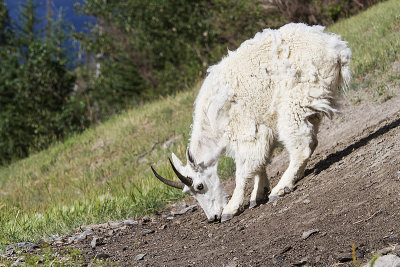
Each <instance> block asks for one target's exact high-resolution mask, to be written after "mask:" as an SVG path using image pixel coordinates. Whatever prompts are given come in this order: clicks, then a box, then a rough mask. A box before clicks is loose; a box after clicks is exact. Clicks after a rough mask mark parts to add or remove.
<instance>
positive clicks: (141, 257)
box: [135, 253, 146, 261]
mask: <svg viewBox="0 0 400 267" xmlns="http://www.w3.org/2000/svg"><path fill="white" fill-rule="evenodd" d="M144 256H146V253H142V254H138V255H136V257H135V261H140V260H143V258H144Z"/></svg>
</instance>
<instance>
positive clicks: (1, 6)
mask: <svg viewBox="0 0 400 267" xmlns="http://www.w3.org/2000/svg"><path fill="white" fill-rule="evenodd" d="M10 35H11V22H10V17H9V15H8V9H7V6H6V3H5V2H4V0H0V46H4V45H7V44H8V42H9V38H10Z"/></svg>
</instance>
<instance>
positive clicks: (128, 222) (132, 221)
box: [123, 220, 138, 226]
mask: <svg viewBox="0 0 400 267" xmlns="http://www.w3.org/2000/svg"><path fill="white" fill-rule="evenodd" d="M123 224H124V225H128V226H131V225H137V224H138V222H137V221H134V220H125V221H123Z"/></svg>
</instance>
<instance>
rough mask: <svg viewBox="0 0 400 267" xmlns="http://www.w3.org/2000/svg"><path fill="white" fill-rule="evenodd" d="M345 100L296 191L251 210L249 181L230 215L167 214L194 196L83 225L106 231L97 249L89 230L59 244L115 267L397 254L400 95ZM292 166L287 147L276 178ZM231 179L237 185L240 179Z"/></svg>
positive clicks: (342, 261)
mask: <svg viewBox="0 0 400 267" xmlns="http://www.w3.org/2000/svg"><path fill="white" fill-rule="evenodd" d="M346 98H347V97H346ZM343 99H344V98H343ZM343 99H342V107H341V110H342V114H339V115H337V116H335V118H334V119H333V120H328V119H324V121H323V125H322V126H321V129H320V133H319V136H318V138H319V146H318V148H317V150H316V151H315V153H314V155H313V156H312V158H311V160H310V162H309V164H308V165H307V169H306V171H305V175H304V177H303V178H302V179H301V180H300V181H298V182H297V186H296V189H295V191H294V192H292V193H291V194H288V195H285V196H284V197H281V198H279V199H278V200H277V201H275V202H272V203H265V204H262V205H260V206H258V207H256V208H254V209H249V208H248V201H249V200H248V199H249V192H250V187H251V186H252V181H250V183H249V184H250V185H249V186H248V190H247V191H248V194H247V195H248V196H247V198H246V200H245V204H247V206H245V207H244V209H243V212H242V213H241V214H239V215H238V216H235V217H234V218H233V219H232V220H230V221H228V222H224V223H213V224H208V223H207V221H206V217H205V215H204V214H203V211H202V210H201V208H200V207H198V208H197V210H194V211H189V212H187V213H185V214H183V215H175V216H169V215H170V214H171V213H173V211H174V210H176V209H178V208H179V207H180V205H184V204H186V205H192V204H196V203H195V202H194V200H192V199H189V198H188V199H185V200H184V201H185V203H180V204H175V205H170V206H168V207H166V208H165V209H164V210H163V211H162V212H160V214H158V215H155V216H154V217H150V218H147V219H140V220H138V223H137V224H133V225H131V226H124V227H119V228H118V229H115V230H113V231H110V229H112V226H111V225H109V226H107V225H106V226H104V225H103V226H101V227H100V226H98V227H96V226H89V227H85V228H84V229H88V228H92V229H93V231H95V234H96V235H97V236H99V237H101V238H102V241H103V244H101V245H98V246H96V247H95V248H92V247H91V245H90V242H91V239H92V238H88V239H87V240H85V241H83V242H78V243H72V244H69V245H66V244H65V243H62V242H61V243H59V244H58V245H56V244H54V245H53V246H54V248H55V249H56V250H58V251H63V250H64V249H65V248H66V247H75V248H78V249H80V250H81V251H83V252H84V255H85V259H86V261H87V262H90V261H91V260H92V259H93V258H95V257H97V258H107V261H108V262H110V263H111V264H114V265H117V266H291V265H298V266H301V265H306V264H308V265H310V266H353V264H354V263H355V262H354V260H357V261H358V262H360V263H366V262H367V261H369V260H370V259H371V258H372V257H373V256H374V255H375V254H376V253H378V252H377V251H378V250H381V249H383V248H387V247H390V248H389V249H388V250H389V251H392V252H391V253H394V254H398V255H399V256H400V220H399V216H400V177H399V176H398V175H400V174H398V171H400V97H393V98H391V99H390V100H388V101H386V102H384V103H382V104H377V103H374V102H373V101H366V102H363V103H361V104H359V105H352V104H350V103H349V102H348V101H345V100H343ZM287 165H288V159H287V153H286V151H282V152H281V153H279V154H278V155H276V156H275V157H274V158H273V159H272V162H271V164H270V166H269V168H268V174H269V176H270V179H271V184H272V185H275V184H276V183H277V182H278V179H279V178H280V176H281V175H282V173H283V172H284V170H285V168H286V167H287ZM224 186H225V189H226V191H227V192H229V193H231V192H232V190H233V188H234V179H229V180H227V181H225V183H224ZM310 230H313V231H311V232H310V233H311V234H310V233H309V234H310V235H309V236H307V235H306V234H304V235H303V233H305V232H307V231H310ZM352 246H354V249H353V248H352ZM353 250H354V251H353ZM353 252H354V253H353ZM386 253H387V252H386ZM140 254H144V255H140Z"/></svg>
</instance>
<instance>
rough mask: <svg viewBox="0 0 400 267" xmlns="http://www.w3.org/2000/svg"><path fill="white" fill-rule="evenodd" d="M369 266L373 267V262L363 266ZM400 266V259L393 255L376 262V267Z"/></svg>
mask: <svg viewBox="0 0 400 267" xmlns="http://www.w3.org/2000/svg"><path fill="white" fill-rule="evenodd" d="M369 266H371V261H370V262H368V263H367V264H365V265H363V267H369ZM399 266H400V257H398V256H396V255H393V254H389V255H385V256H382V257H379V258H378V259H377V260H376V261H375V262H374V267H399Z"/></svg>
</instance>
